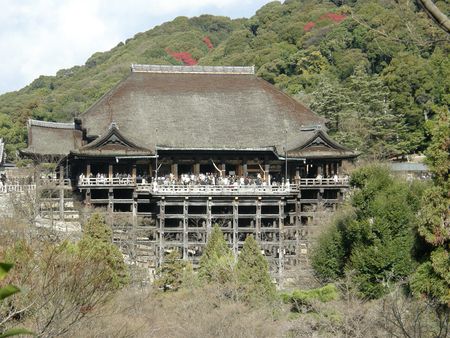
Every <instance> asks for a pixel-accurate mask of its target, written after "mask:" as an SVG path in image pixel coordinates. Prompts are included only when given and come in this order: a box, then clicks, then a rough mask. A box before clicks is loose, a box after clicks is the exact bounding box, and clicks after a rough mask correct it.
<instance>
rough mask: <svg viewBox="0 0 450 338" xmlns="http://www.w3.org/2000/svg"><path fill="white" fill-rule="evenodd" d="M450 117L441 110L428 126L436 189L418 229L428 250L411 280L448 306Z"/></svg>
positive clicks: (425, 205)
mask: <svg viewBox="0 0 450 338" xmlns="http://www.w3.org/2000/svg"><path fill="white" fill-rule="evenodd" d="M449 116H450V114H449V112H448V110H446V109H442V110H440V111H439V113H438V116H437V118H436V120H435V121H433V122H431V123H430V124H429V125H428V128H429V132H430V133H431V143H430V146H429V147H428V149H427V152H426V154H427V163H428V165H429V167H430V171H431V172H432V174H433V181H434V186H433V187H431V188H429V189H428V190H427V191H426V192H425V193H424V196H423V199H422V203H421V209H420V212H419V214H418V215H419V216H418V222H419V225H418V229H417V231H418V233H419V235H420V236H421V237H422V238H423V239H424V240H425V242H426V243H427V244H428V247H427V248H426V250H424V251H425V252H423V251H422V252H421V255H422V257H421V260H422V264H421V265H420V266H419V268H418V269H417V271H416V272H415V274H414V275H413V277H412V280H411V287H412V289H413V291H414V292H415V293H416V294H425V295H427V296H428V297H430V298H432V299H435V300H437V301H438V302H439V303H441V304H447V306H448V304H450V254H449V246H450V217H449V206H450V193H449V191H450V190H449V189H450V185H449V168H450V117H449ZM423 257H425V259H423Z"/></svg>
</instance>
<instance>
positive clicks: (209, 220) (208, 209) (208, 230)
mask: <svg viewBox="0 0 450 338" xmlns="http://www.w3.org/2000/svg"><path fill="white" fill-rule="evenodd" d="M211 199H212V198H211V197H208V200H207V201H206V240H207V239H208V238H209V235H210V234H211V227H212V224H211V223H212V211H211V210H212V201H211Z"/></svg>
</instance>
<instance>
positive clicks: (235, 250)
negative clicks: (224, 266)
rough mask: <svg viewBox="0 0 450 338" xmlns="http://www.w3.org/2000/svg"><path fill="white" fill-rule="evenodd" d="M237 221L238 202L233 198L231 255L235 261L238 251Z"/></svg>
mask: <svg viewBox="0 0 450 338" xmlns="http://www.w3.org/2000/svg"><path fill="white" fill-rule="evenodd" d="M238 221H239V200H238V198H237V197H235V199H234V201H233V254H234V257H235V259H237V255H238V249H239V243H238V241H239V238H238Z"/></svg>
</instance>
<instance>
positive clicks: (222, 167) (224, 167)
mask: <svg viewBox="0 0 450 338" xmlns="http://www.w3.org/2000/svg"><path fill="white" fill-rule="evenodd" d="M220 170H222V175H223V176H226V175H227V174H226V166H225V163H222V164H221V165H220Z"/></svg>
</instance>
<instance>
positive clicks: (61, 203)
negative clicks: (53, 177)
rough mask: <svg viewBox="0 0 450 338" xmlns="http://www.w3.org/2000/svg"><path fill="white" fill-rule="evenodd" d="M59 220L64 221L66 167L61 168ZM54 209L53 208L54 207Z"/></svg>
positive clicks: (61, 166)
mask: <svg viewBox="0 0 450 338" xmlns="http://www.w3.org/2000/svg"><path fill="white" fill-rule="evenodd" d="M58 190H59V220H60V221H64V166H63V165H60V166H59V186H58ZM52 209H53V206H52Z"/></svg>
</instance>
